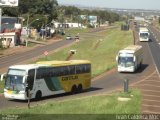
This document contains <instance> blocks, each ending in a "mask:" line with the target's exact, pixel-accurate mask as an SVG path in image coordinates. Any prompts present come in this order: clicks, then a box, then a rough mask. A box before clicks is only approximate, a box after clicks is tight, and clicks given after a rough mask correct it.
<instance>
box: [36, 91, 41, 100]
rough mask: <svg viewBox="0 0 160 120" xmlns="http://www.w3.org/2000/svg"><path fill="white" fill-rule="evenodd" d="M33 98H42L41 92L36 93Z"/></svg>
mask: <svg viewBox="0 0 160 120" xmlns="http://www.w3.org/2000/svg"><path fill="white" fill-rule="evenodd" d="M35 98H36V100H40V99H41V98H42V92H41V91H37V93H36V97H35Z"/></svg>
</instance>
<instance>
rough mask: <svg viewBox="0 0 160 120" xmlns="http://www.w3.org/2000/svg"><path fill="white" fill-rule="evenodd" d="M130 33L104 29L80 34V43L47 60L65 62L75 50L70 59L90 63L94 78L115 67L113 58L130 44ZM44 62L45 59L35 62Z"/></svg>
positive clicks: (117, 29)
mask: <svg viewBox="0 0 160 120" xmlns="http://www.w3.org/2000/svg"><path fill="white" fill-rule="evenodd" d="M132 41H133V35H132V31H121V30H120V28H114V29H106V30H103V31H101V32H94V33H80V42H78V43H75V44H73V45H72V46H70V47H68V48H65V49H63V50H60V51H58V52H56V53H54V54H51V55H49V56H48V57H47V60H65V59H66V58H67V57H68V56H69V51H70V50H73V49H74V50H76V51H77V52H76V54H75V55H73V56H72V58H71V59H85V60H90V61H91V63H92V77H95V76H97V75H99V74H101V73H103V72H105V71H108V70H110V69H112V68H114V67H115V66H116V61H115V57H116V54H117V53H118V51H119V50H120V49H122V48H124V47H126V46H128V45H130V44H132ZM43 60H46V58H45V57H43V58H40V59H38V60H37V61H43Z"/></svg>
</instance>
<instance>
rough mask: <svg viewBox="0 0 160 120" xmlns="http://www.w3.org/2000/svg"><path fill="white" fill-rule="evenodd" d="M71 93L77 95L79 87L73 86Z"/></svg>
mask: <svg viewBox="0 0 160 120" xmlns="http://www.w3.org/2000/svg"><path fill="white" fill-rule="evenodd" d="M71 93H72V94H75V93H77V87H76V85H73V86H72V90H71Z"/></svg>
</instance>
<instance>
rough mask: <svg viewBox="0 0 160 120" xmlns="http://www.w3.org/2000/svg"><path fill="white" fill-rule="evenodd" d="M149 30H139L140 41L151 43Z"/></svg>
mask: <svg viewBox="0 0 160 120" xmlns="http://www.w3.org/2000/svg"><path fill="white" fill-rule="evenodd" d="M149 35H150V34H149V30H148V29H147V28H146V27H140V28H139V41H140V42H142V41H146V42H148V41H149Z"/></svg>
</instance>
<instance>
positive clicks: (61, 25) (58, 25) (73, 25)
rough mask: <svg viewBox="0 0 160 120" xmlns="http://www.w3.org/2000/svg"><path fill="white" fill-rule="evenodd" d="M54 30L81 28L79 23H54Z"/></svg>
mask: <svg viewBox="0 0 160 120" xmlns="http://www.w3.org/2000/svg"><path fill="white" fill-rule="evenodd" d="M54 26H55V28H78V27H83V25H82V24H81V23H59V22H54Z"/></svg>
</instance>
